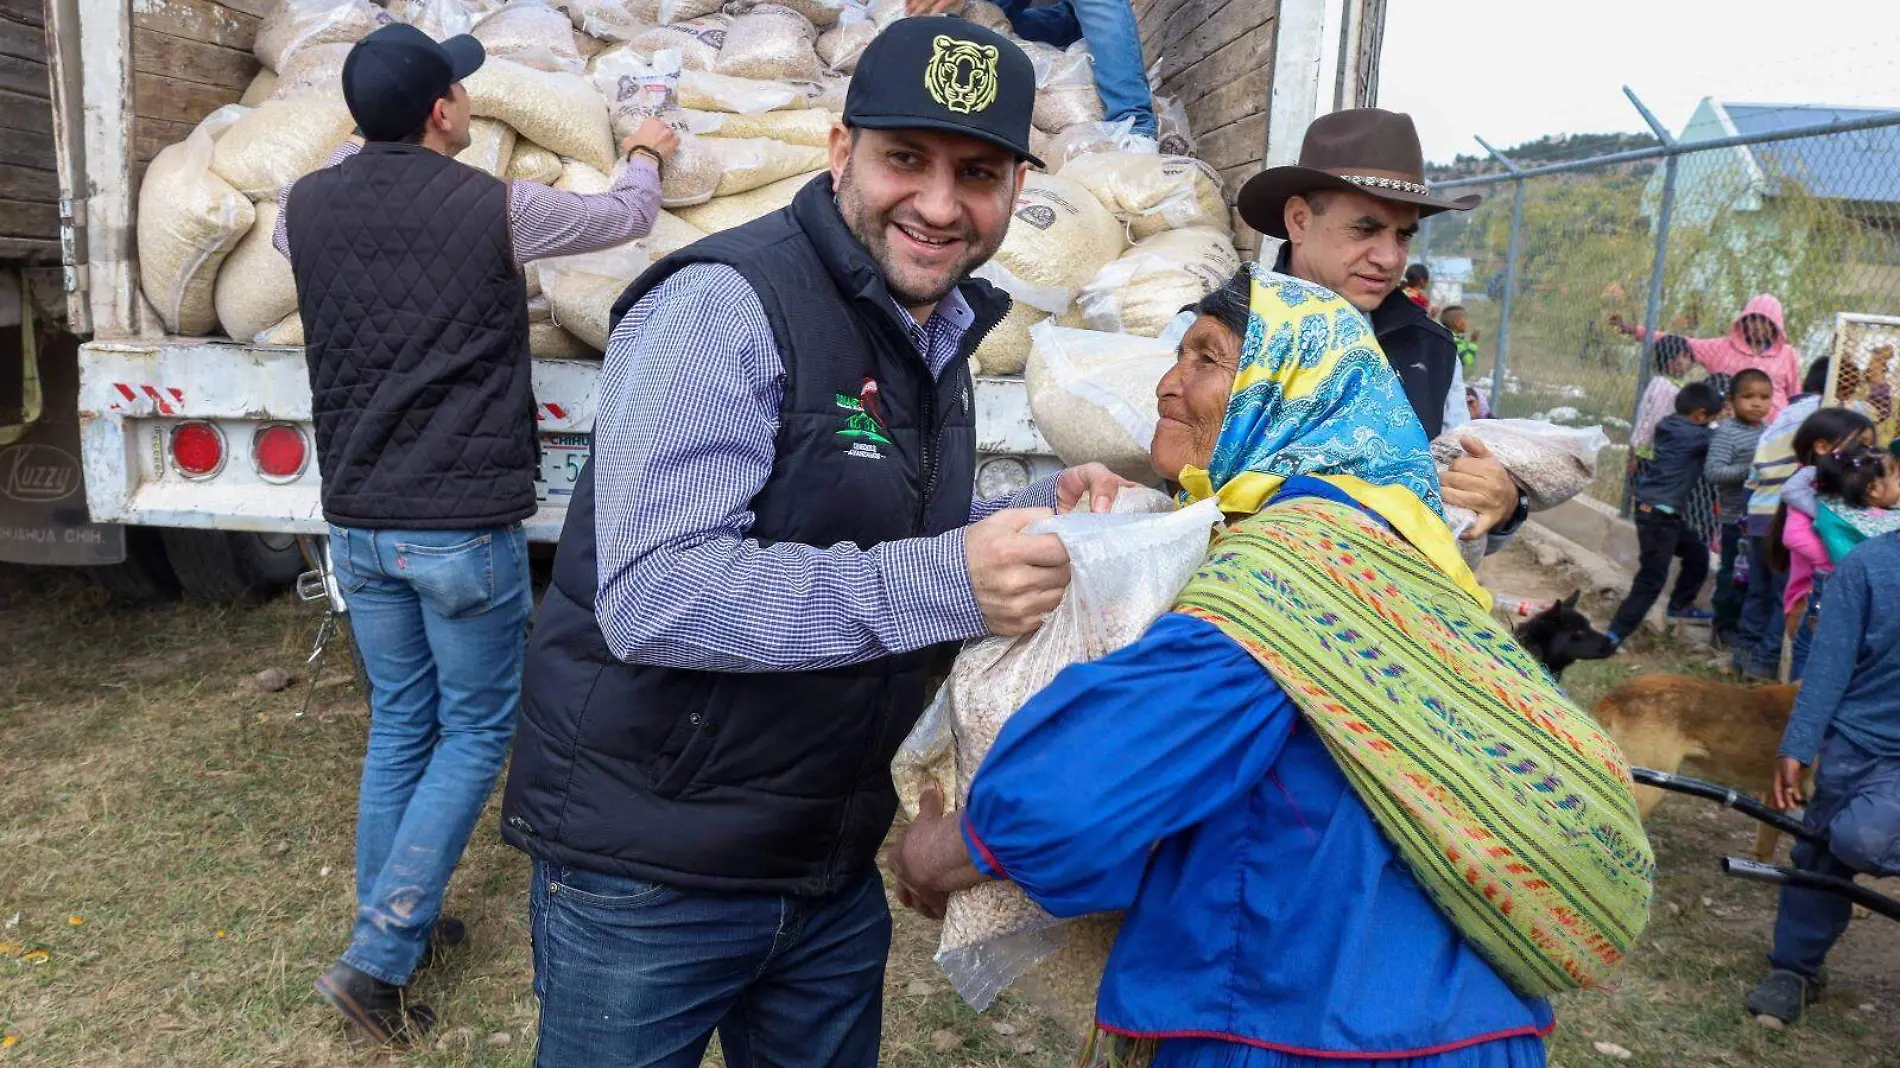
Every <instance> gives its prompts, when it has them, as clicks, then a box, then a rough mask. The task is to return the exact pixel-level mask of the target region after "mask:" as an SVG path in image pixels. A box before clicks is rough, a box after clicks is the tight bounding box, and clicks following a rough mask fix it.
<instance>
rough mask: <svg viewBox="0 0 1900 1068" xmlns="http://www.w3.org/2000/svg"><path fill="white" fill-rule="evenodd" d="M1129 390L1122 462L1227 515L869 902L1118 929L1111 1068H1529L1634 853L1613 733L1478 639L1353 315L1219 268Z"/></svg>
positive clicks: (1104, 1026) (1326, 300)
mask: <svg viewBox="0 0 1900 1068" xmlns="http://www.w3.org/2000/svg"><path fill="white" fill-rule="evenodd" d="M1199 311H1200V315H1199V317H1198V319H1197V320H1196V322H1195V323H1194V325H1193V326H1192V327H1191V328H1190V329H1189V331H1188V333H1187V334H1186V335H1185V337H1184V338H1183V340H1182V343H1181V348H1180V355H1179V358H1178V361H1177V363H1176V364H1175V366H1174V368H1173V370H1171V371H1170V372H1169V373H1168V374H1167V376H1166V377H1165V378H1164V379H1163V380H1162V382H1161V384H1160V386H1159V388H1158V390H1157V393H1158V396H1159V408H1160V415H1161V421H1160V424H1159V427H1158V429H1157V431H1156V434H1155V440H1154V445H1153V453H1152V456H1153V460H1154V463H1155V467H1156V470H1157V471H1159V472H1161V473H1162V474H1164V475H1165V476H1166V477H1167V478H1169V479H1170V480H1171V481H1173V482H1174V483H1175V484H1176V485H1178V486H1180V487H1181V489H1182V494H1183V497H1184V499H1186V500H1200V499H1205V498H1207V497H1214V498H1217V499H1218V500H1219V501H1220V502H1221V505H1222V510H1223V511H1224V512H1225V513H1226V514H1227V516H1228V521H1229V525H1228V526H1227V528H1226V530H1225V531H1224V532H1223V533H1221V534H1220V535H1218V536H1217V537H1216V539H1215V541H1214V543H1213V546H1212V548H1211V550H1210V552H1209V555H1208V557H1207V560H1206V562H1205V563H1204V564H1203V566H1202V570H1201V572H1200V573H1199V574H1198V575H1197V576H1196V577H1195V578H1194V580H1193V581H1192V582H1191V583H1190V584H1189V586H1188V588H1187V589H1186V590H1185V591H1184V592H1183V593H1182V595H1181V597H1180V599H1179V601H1178V602H1177V604H1176V607H1175V610H1174V611H1173V612H1171V613H1170V614H1167V615H1165V616H1163V617H1162V618H1161V620H1160V621H1158V622H1157V623H1155V624H1154V625H1153V626H1152V627H1151V628H1150V629H1149V630H1148V631H1147V633H1146V634H1145V635H1144V636H1143V637H1142V638H1141V639H1140V640H1139V641H1138V642H1136V643H1135V644H1134V645H1132V646H1130V647H1128V648H1126V649H1123V650H1121V651H1119V652H1117V653H1114V654H1111V655H1109V656H1107V657H1104V658H1103V659H1101V660H1098V661H1095V662H1093V663H1087V664H1080V665H1076V666H1072V667H1070V668H1068V669H1067V670H1066V671H1064V672H1063V673H1062V674H1061V675H1059V676H1058V677H1057V678H1056V680H1055V681H1054V682H1053V683H1052V684H1051V685H1050V686H1049V687H1048V688H1047V689H1045V690H1043V691H1042V692H1041V693H1040V694H1038V695H1037V696H1036V697H1034V698H1032V699H1031V700H1030V701H1029V702H1028V703H1027V704H1026V705H1024V706H1023V708H1022V709H1020V710H1019V711H1018V712H1017V713H1016V715H1015V716H1014V717H1013V718H1012V719H1011V720H1010V722H1009V723H1008V725H1007V726H1006V727H1005V729H1004V730H1003V732H1002V735H1001V737H1000V738H999V739H998V740H997V742H996V745H995V747H994V748H993V749H992V750H991V752H990V754H989V756H988V758H987V760H986V761H985V762H984V764H983V765H982V767H981V769H980V770H979V771H978V773H977V775H976V777H975V779H974V782H973V785H972V787H971V791H970V797H969V799H968V803H967V805H966V806H965V808H964V810H963V811H962V812H961V813H956V814H952V815H951V816H944V815H941V806H940V804H938V803H937V800H936V799H935V797H934V796H929V797H926V799H925V802H926V803H925V806H924V808H925V811H924V813H923V814H922V815H921V816H920V818H919V819H918V821H917V822H916V823H914V824H913V826H912V828H911V830H910V831H909V833H908V834H907V835H906V837H905V839H904V840H903V841H902V843H900V845H899V846H898V847H897V849H895V850H894V851H893V854H892V858H891V859H892V864H893V866H894V868H895V869H896V872H897V875H898V879H899V883H900V896H901V897H904V898H905V899H906V900H907V901H908V902H909V903H911V904H913V905H915V906H918V907H920V908H922V909H923V910H924V911H926V912H931V911H934V910H935V907H936V905H937V903H938V902H939V901H940V900H941V897H940V895H942V894H944V893H947V892H952V891H955V890H959V889H963V888H966V887H969V886H973V885H975V884H976V883H978V882H981V881H983V880H987V879H1008V880H1012V881H1014V882H1015V883H1016V884H1017V885H1018V886H1020V887H1021V888H1022V889H1023V890H1024V891H1025V892H1026V893H1028V895H1029V896H1030V897H1031V898H1033V899H1034V900H1035V901H1036V902H1037V903H1038V904H1040V905H1042V906H1043V907H1044V908H1045V909H1047V910H1048V911H1050V912H1051V913H1053V914H1055V915H1057V916H1064V917H1067V916H1078V915H1082V914H1086V913H1095V912H1109V911H1118V910H1125V911H1126V918H1125V920H1124V923H1123V926H1122V928H1121V933H1120V936H1119V937H1118V939H1117V941H1116V944H1115V947H1114V950H1113V953H1112V955H1111V957H1110V960H1109V964H1108V969H1107V973H1106V975H1105V976H1104V977H1103V981H1102V985H1101V989H1100V993H1099V1000H1098V1003H1097V1018H1098V1026H1099V1028H1100V1029H1101V1031H1102V1032H1104V1034H1105V1036H1111V1037H1105V1038H1104V1039H1103V1040H1102V1045H1103V1046H1105V1047H1113V1048H1114V1050H1115V1053H1116V1054H1117V1055H1118V1056H1120V1057H1121V1058H1122V1060H1123V1061H1124V1062H1127V1061H1140V1060H1144V1059H1147V1058H1153V1063H1154V1064H1156V1065H1176V1066H1185V1065H1196V1066H1213V1065H1220V1066H1243V1065H1244V1066H1248V1068H1268V1066H1271V1068H1285V1066H1292V1065H1313V1066H1319V1065H1333V1066H1337V1065H1338V1064H1339V1063H1340V1062H1341V1061H1342V1060H1346V1061H1357V1062H1359V1063H1379V1064H1385V1063H1396V1062H1398V1061H1403V1062H1404V1063H1405V1064H1407V1065H1412V1066H1419V1068H1423V1066H1427V1065H1430V1066H1433V1068H1480V1066H1483V1068H1504V1066H1512V1068H1518V1066H1528V1065H1541V1064H1543V1063H1544V1041H1543V1039H1544V1036H1545V1035H1546V1034H1547V1033H1548V1032H1549V1031H1550V1029H1551V1026H1552V1014H1551V1009H1550V1005H1549V1003H1548V1002H1547V1001H1546V1000H1545V995H1547V994H1549V993H1552V992H1555V991H1557V990H1562V989H1567V988H1571V987H1575V986H1580V985H1587V984H1589V983H1592V982H1594V981H1595V980H1597V979H1599V978H1601V977H1602V976H1603V975H1604V974H1606V973H1607V972H1608V971H1609V969H1610V968H1611V967H1612V966H1613V965H1614V963H1615V961H1616V959H1617V958H1618V957H1619V956H1620V954H1621V952H1622V951H1623V950H1624V949H1625V948H1626V947H1627V946H1629V945H1630V944H1632V943H1633V941H1634V938H1635V936H1636V934H1637V933H1638V932H1639V931H1640V929H1641V927H1642V924H1643V922H1644V919H1645V917H1646V915H1647V909H1648V901H1649V893H1650V878H1651V874H1652V871H1653V863H1652V860H1651V855H1650V852H1649V847H1648V842H1647V841H1646V839H1644V837H1643V833H1642V829H1641V826H1640V824H1639V823H1638V821H1637V818H1636V813H1635V805H1634V802H1633V799H1632V797H1631V793H1630V789H1631V787H1630V781H1629V775H1628V769H1627V768H1626V767H1625V766H1624V764H1623V763H1622V760H1621V757H1620V756H1619V755H1618V753H1617V752H1616V749H1615V747H1614V746H1613V745H1612V744H1611V743H1610V742H1609V741H1608V740H1607V739H1606V738H1604V737H1603V736H1602V735H1601V734H1600V733H1599V732H1598V731H1597V730H1596V728H1595V727H1594V725H1593V724H1592V723H1591V721H1590V720H1589V719H1588V718H1587V717H1586V716H1584V715H1583V714H1582V713H1581V712H1579V711H1578V710H1577V709H1576V708H1575V707H1574V706H1572V705H1570V704H1569V702H1568V701H1567V700H1566V699H1565V698H1564V697H1563V695H1562V694H1561V693H1560V692H1559V691H1557V690H1556V689H1555V688H1554V687H1553V686H1552V685H1551V684H1550V683H1549V682H1548V680H1547V679H1546V677H1545V675H1544V673H1543V672H1542V671H1541V670H1540V669H1539V667H1538V665H1537V664H1536V663H1535V661H1533V660H1532V659H1530V658H1529V657H1528V656H1527V655H1525V654H1524V652H1523V651H1522V650H1520V649H1518V648H1517V647H1516V646H1515V645H1514V644H1512V643H1511V641H1510V639H1509V637H1508V635H1506V634H1505V633H1503V632H1502V631H1501V630H1500V629H1499V628H1497V627H1495V625H1494V624H1493V623H1492V622H1491V620H1490V618H1489V616H1488V614H1487V612H1486V608H1487V607H1488V603H1489V599H1488V597H1487V596H1486V595H1485V594H1484V593H1483V591H1482V589H1481V588H1480V587H1478V585H1477V584H1476V582H1475V580H1474V579H1473V577H1472V575H1471V572H1470V571H1469V569H1467V568H1466V567H1465V565H1464V564H1463V562H1462V561H1461V559H1460V557H1459V554H1458V551H1457V546H1456V543H1455V541H1454V540H1453V538H1452V535H1451V532H1450V531H1449V529H1447V528H1446V526H1445V523H1444V520H1443V517H1442V514H1441V512H1440V506H1439V503H1438V484H1437V479H1436V475H1435V469H1434V467H1433V465H1432V462H1431V458H1430V455H1429V453H1428V451H1427V448H1426V440H1425V435H1424V431H1423V430H1422V428H1421V427H1420V426H1419V424H1418V422H1417V420H1416V418H1415V416H1414V415H1413V414H1412V411H1411V409H1410V406H1409V405H1408V404H1407V403H1406V401H1405V396H1404V393H1403V391H1402V389H1401V388H1400V384H1399V381H1398V378H1397V377H1396V376H1395V375H1394V374H1393V372H1392V371H1391V369H1390V368H1389V367H1388V366H1387V365H1386V363H1385V360H1384V357H1383V356H1382V355H1380V353H1379V350H1378V348H1377V347H1376V345H1375V344H1374V342H1373V341H1372V338H1371V335H1370V331H1369V329H1368V328H1367V325H1366V322H1365V320H1364V318H1363V317H1362V316H1361V315H1360V314H1359V313H1358V312H1356V311H1354V310H1353V309H1352V308H1351V307H1350V306H1348V305H1347V304H1345V303H1344V302H1343V301H1341V300H1340V299H1339V298H1338V297H1336V296H1334V295H1333V294H1332V293H1331V292H1329V291H1327V290H1325V289H1322V288H1320V287H1317V286H1314V285H1311V284H1309V283H1306V282H1301V281H1298V280H1295V279H1291V278H1285V277H1282V276H1279V275H1273V274H1268V273H1265V272H1261V273H1259V274H1258V275H1257V276H1253V277H1250V276H1249V274H1248V273H1246V272H1243V274H1242V275H1241V277H1239V278H1237V279H1235V280H1234V281H1233V282H1232V283H1230V284H1229V285H1228V286H1227V287H1225V288H1223V289H1222V290H1220V291H1218V292H1216V293H1214V294H1212V295H1210V296H1209V297H1208V298H1207V299H1206V300H1205V301H1204V302H1203V303H1202V304H1201V306H1200V308H1199Z"/></svg>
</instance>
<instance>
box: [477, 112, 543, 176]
mask: <svg viewBox="0 0 1900 1068" xmlns="http://www.w3.org/2000/svg"><path fill="white" fill-rule="evenodd" d="M470 125H473V122H472V121H471V123H470ZM508 178H509V180H510V181H513V180H515V179H517V178H519V179H523V180H526V181H530V182H540V183H541V184H542V185H553V184H554V183H555V182H558V181H560V180H561V157H559V156H557V155H555V154H554V153H552V152H549V151H548V150H547V149H545V148H542V147H541V146H540V145H537V144H535V143H534V142H533V141H530V140H528V139H527V138H525V137H522V138H517V139H516V140H515V151H514V155H512V156H510V157H508Z"/></svg>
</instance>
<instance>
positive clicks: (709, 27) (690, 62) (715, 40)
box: [596, 15, 732, 71]
mask: <svg viewBox="0 0 1900 1068" xmlns="http://www.w3.org/2000/svg"><path fill="white" fill-rule="evenodd" d="M731 28H732V20H731V19H730V18H727V17H726V16H724V15H707V16H705V17H704V18H697V19H693V20H691V21H690V22H676V23H674V24H672V25H670V26H655V27H653V28H652V29H650V30H644V31H642V32H640V33H637V34H635V35H634V36H633V37H632V38H631V39H629V40H628V41H627V47H629V48H631V49H633V50H634V51H636V52H639V53H641V54H642V55H645V56H652V55H653V54H654V53H656V52H659V51H661V50H662V49H672V50H674V51H676V52H678V53H679V54H680V67H681V69H683V70H696V71H711V70H713V69H714V68H715V67H717V66H718V65H719V50H720V49H721V48H724V47H725V46H726V31H727V30H729V29H731ZM601 58H602V59H605V58H606V56H605V54H603V55H602V57H601ZM596 62H598V61H596Z"/></svg>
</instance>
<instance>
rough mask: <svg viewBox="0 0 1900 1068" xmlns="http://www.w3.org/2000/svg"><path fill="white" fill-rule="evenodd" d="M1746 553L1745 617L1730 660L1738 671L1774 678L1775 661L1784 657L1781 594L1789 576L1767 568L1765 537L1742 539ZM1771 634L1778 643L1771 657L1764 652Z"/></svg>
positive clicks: (1738, 631) (1753, 535)
mask: <svg viewBox="0 0 1900 1068" xmlns="http://www.w3.org/2000/svg"><path fill="white" fill-rule="evenodd" d="M1743 551H1744V552H1746V553H1747V554H1748V585H1746V586H1744V587H1743V592H1742V616H1741V621H1740V623H1739V625H1738V626H1737V628H1736V631H1735V644H1734V652H1733V653H1732V654H1731V656H1730V661H1731V663H1732V664H1733V666H1734V668H1735V670H1736V671H1745V672H1747V673H1748V674H1750V675H1753V676H1755V677H1756V678H1762V679H1772V678H1774V677H1775V662H1776V661H1777V660H1779V659H1780V658H1781V631H1782V625H1783V618H1782V614H1781V593H1782V591H1783V590H1785V589H1786V588H1787V586H1788V573H1787V572H1785V571H1775V570H1774V569H1772V568H1770V567H1769V566H1768V536H1767V535H1766V534H1750V535H1748V536H1747V537H1746V538H1744V539H1743ZM1770 635H1773V637H1774V643H1775V649H1774V653H1773V654H1772V655H1769V654H1767V653H1766V652H1765V650H1766V649H1767V646H1766V644H1765V643H1766V641H1767V639H1768V636H1770Z"/></svg>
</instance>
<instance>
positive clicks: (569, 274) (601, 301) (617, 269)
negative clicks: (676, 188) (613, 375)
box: [533, 212, 705, 352]
mask: <svg viewBox="0 0 1900 1068" xmlns="http://www.w3.org/2000/svg"><path fill="white" fill-rule="evenodd" d="M704 236H705V234H704V233H702V232H701V231H699V230H697V229H695V228H693V227H691V226H688V225H687V224H685V223H683V222H681V221H680V220H679V219H678V218H677V217H676V216H673V215H671V214H669V213H667V212H661V213H660V215H659V217H658V219H656V220H655V221H654V224H653V230H652V232H651V233H649V234H648V235H647V236H646V237H643V238H640V239H638V240H635V241H629V242H627V243H626V244H624V245H618V246H615V247H614V248H609V249H602V250H600V251H599V252H589V253H585V254H583V255H578V256H559V257H556V258H553V259H546V260H537V261H535V263H534V264H533V266H534V269H535V271H534V273H535V275H536V277H538V278H539V279H540V282H541V290H542V292H543V293H545V294H546V295H547V299H548V307H549V310H550V311H551V312H552V313H553V318H554V321H555V322H556V323H558V324H560V326H561V327H562V328H563V329H565V330H567V331H568V332H569V333H571V334H573V335H574V336H575V337H577V338H579V339H581V340H582V341H583V342H585V343H587V344H588V345H589V346H591V347H592V348H593V350H594V351H595V352H603V351H605V350H606V348H607V337H608V333H609V329H610V327H611V322H610V320H611V318H612V310H613V306H614V302H615V301H617V300H619V299H620V294H621V293H623V292H625V291H626V288H627V286H628V285H630V284H632V282H633V280H634V279H636V278H638V277H640V275H641V274H642V273H644V272H645V271H646V269H647V267H649V266H651V265H652V263H653V262H654V261H655V260H658V259H660V258H662V257H664V256H667V255H669V254H671V253H673V252H677V251H678V250H680V249H682V248H684V247H686V246H687V245H690V244H692V243H693V242H695V241H697V240H699V239H700V238H702V237H704Z"/></svg>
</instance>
